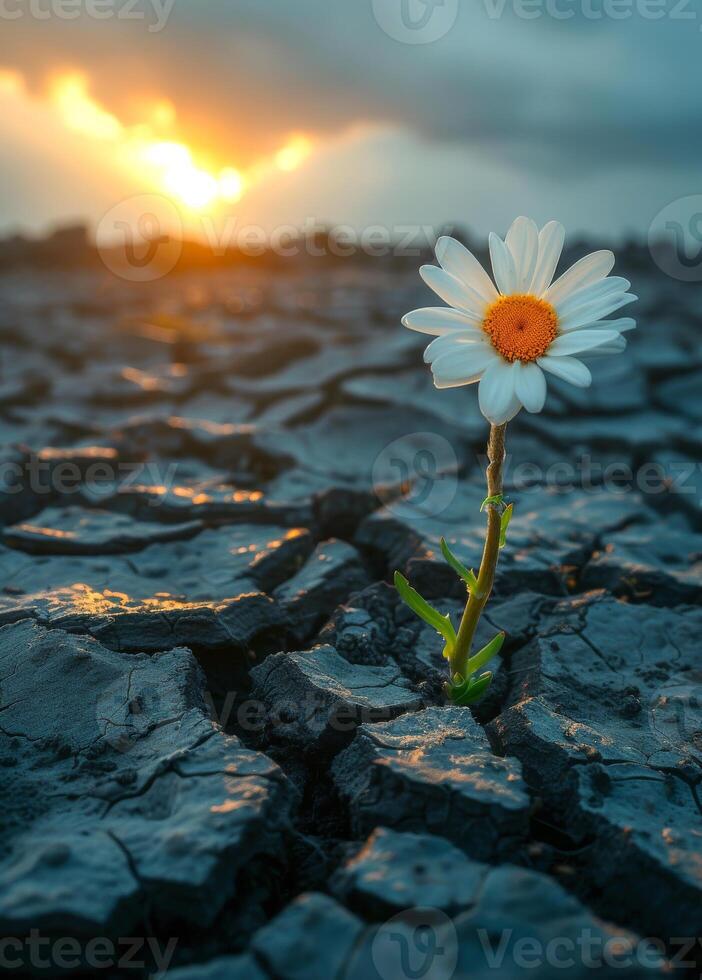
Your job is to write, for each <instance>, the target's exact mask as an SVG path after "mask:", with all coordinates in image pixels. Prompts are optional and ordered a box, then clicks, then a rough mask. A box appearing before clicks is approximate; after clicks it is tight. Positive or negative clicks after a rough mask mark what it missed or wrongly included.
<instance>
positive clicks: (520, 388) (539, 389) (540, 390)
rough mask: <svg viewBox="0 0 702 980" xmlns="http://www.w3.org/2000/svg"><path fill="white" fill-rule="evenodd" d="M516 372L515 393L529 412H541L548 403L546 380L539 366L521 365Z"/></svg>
mask: <svg viewBox="0 0 702 980" xmlns="http://www.w3.org/2000/svg"><path fill="white" fill-rule="evenodd" d="M517 364H518V365H519V367H518V369H517V371H516V372H515V380H514V393H515V394H516V396H517V398H518V399H519V400H520V402H521V403H522V405H523V406H524V408H525V409H526V410H527V412H540V411H541V409H542V408H543V407H544V402H545V401H546V378H544V372H543V371H542V370H541V368H540V367H539V365H538V364H534V363H531V364H521V363H520V362H519V361H517Z"/></svg>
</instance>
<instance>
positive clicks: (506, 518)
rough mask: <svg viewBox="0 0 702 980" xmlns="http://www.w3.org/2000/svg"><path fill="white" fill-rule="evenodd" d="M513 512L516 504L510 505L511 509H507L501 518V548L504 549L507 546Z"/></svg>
mask: <svg viewBox="0 0 702 980" xmlns="http://www.w3.org/2000/svg"><path fill="white" fill-rule="evenodd" d="M513 511H514V504H510V505H509V507H505V510H504V513H503V515H502V517H501V518H500V548H504V546H505V545H506V544H507V528H508V527H509V522H510V521H511V520H512V513H513Z"/></svg>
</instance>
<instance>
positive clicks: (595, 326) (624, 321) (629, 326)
mask: <svg viewBox="0 0 702 980" xmlns="http://www.w3.org/2000/svg"><path fill="white" fill-rule="evenodd" d="M584 326H586V327H587V329H588V330H616V331H618V333H626V331H627V330H634V329H635V328H636V320H633V319H632V318H631V317H630V316H622V317H619V319H618V320H598V321H597V323H586V324H584Z"/></svg>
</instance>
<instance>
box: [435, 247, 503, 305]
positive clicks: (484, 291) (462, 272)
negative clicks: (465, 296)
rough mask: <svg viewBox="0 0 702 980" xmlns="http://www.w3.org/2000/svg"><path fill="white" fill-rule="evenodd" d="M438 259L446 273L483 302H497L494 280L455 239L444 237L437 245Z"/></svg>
mask: <svg viewBox="0 0 702 980" xmlns="http://www.w3.org/2000/svg"><path fill="white" fill-rule="evenodd" d="M436 258H437V259H438V261H439V263H440V264H441V266H442V268H444V269H445V270H446V272H448V273H450V275H452V276H454V277H455V278H456V279H458V280H459V281H460V282H462V283H465V285H466V286H469V287H470V288H471V289H472V290H474V291H475V292H476V293H477V294H478V296H479V297H480V299H482V300H483V302H485V303H494V302H495V300H496V299H497V297H498V292H497V290H496V289H495V285H494V283H493V281H492V279H491V278H490V276H489V275H488V274H487V272H486V271H485V269H483V267H482V265H481V264H480V262H478V260H477V259H476V257H475V256H474V255H473V253H472V252H469V251H468V249H467V248H466V247H465V246H464V245H461V243H460V242H457V241H456V239H455V238H449V237H448V236H447V235H442V237H441V238H440V239H439V240H438V241H437V243H436Z"/></svg>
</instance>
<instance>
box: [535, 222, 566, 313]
mask: <svg viewBox="0 0 702 980" xmlns="http://www.w3.org/2000/svg"><path fill="white" fill-rule="evenodd" d="M564 240H565V228H564V227H563V225H562V224H561V223H560V222H558V221H549V222H548V224H545V225H544V226H543V228H542V229H541V231H540V232H539V255H538V258H537V260H536V266H535V268H534V275H533V276H532V280H531V285H530V287H529V290H528V291H529V292H530V293H532V294H533V295H534V296H541V294H542V293H543V292H544V290H546V289H548V287H549V286H550V285H551V280H552V279H553V275H554V273H555V271H556V266H557V265H558V260H559V259H560V257H561V252H562V251H563V242H564Z"/></svg>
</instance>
